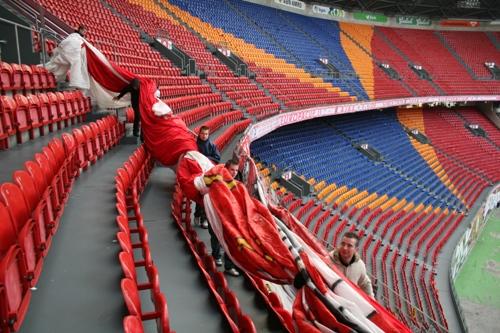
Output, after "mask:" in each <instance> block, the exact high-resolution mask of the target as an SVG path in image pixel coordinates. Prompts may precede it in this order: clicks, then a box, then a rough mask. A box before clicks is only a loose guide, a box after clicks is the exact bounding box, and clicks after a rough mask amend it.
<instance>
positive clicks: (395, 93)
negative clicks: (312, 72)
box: [339, 22, 411, 99]
mask: <svg viewBox="0 0 500 333" xmlns="http://www.w3.org/2000/svg"><path fill="white" fill-rule="evenodd" d="M339 26H340V29H341V30H342V31H343V32H345V33H343V34H341V35H340V38H341V41H342V46H343V48H344V50H345V52H346V54H347V55H348V56H349V60H350V61H351V63H352V65H353V67H354V68H355V69H356V73H357V74H358V75H359V76H360V80H361V83H362V84H363V87H364V88H365V90H366V92H367V93H368V95H369V96H370V98H371V99H373V98H375V99H383V98H397V97H403V96H411V94H410V92H409V91H407V90H406V89H405V88H404V87H403V86H402V85H401V83H400V82H399V81H397V80H393V79H391V78H390V77H389V76H388V75H387V74H386V73H385V72H384V71H383V70H382V69H380V67H379V66H378V65H377V63H375V61H377V59H376V58H375V54H381V52H380V51H379V50H377V45H376V43H374V42H373V41H374V40H375V38H376V36H374V34H373V27H372V26H369V25H362V24H353V23H346V22H340V23H339ZM346 34H348V35H349V36H350V37H352V38H353V39H354V40H355V41H356V42H357V43H359V44H360V45H361V46H362V47H363V49H364V50H362V49H361V48H360V47H359V46H358V44H356V43H354V42H353V41H352V40H351V39H350V38H348V37H347V36H346Z"/></svg>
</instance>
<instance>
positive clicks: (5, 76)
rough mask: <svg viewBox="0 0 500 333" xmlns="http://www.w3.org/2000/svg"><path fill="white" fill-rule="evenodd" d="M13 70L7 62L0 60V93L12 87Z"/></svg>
mask: <svg viewBox="0 0 500 333" xmlns="http://www.w3.org/2000/svg"><path fill="white" fill-rule="evenodd" d="M13 72H14V71H13V70H12V67H11V66H10V65H9V64H8V63H6V62H3V61H0V90H1V92H2V94H4V93H5V92H6V91H10V90H13V89H14V88H13V86H14V82H13V78H12V74H13Z"/></svg>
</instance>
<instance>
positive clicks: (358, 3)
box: [307, 0, 500, 20]
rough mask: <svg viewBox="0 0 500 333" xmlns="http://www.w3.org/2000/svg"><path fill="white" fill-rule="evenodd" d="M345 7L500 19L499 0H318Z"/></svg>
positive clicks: (399, 12) (396, 13) (477, 18)
mask: <svg viewBox="0 0 500 333" xmlns="http://www.w3.org/2000/svg"><path fill="white" fill-rule="evenodd" d="M307 2H314V3H318V4H319V3H323V4H325V5H329V6H332V7H337V8H342V9H345V10H349V11H353V10H362V11H369V12H378V13H383V14H385V15H390V16H393V15H417V16H426V17H430V18H461V19H469V20H498V19H500V0H317V1H307Z"/></svg>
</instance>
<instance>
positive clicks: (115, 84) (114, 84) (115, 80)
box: [84, 44, 136, 92]
mask: <svg viewBox="0 0 500 333" xmlns="http://www.w3.org/2000/svg"><path fill="white" fill-rule="evenodd" d="M84 47H85V49H86V53H87V69H88V71H89V74H90V76H92V77H93V78H94V79H95V80H96V81H97V83H99V84H100V85H101V86H102V87H103V88H105V89H107V90H110V91H113V92H119V91H121V90H122V89H123V88H125V86H126V85H127V84H129V82H130V81H132V79H134V78H135V77H136V75H134V74H133V73H131V72H129V71H128V70H126V69H124V68H121V67H119V66H116V65H115V64H113V63H112V62H111V61H109V60H108V61H109V63H110V64H111V66H112V68H113V69H114V70H115V71H116V72H117V73H118V74H119V75H121V76H122V78H123V79H125V80H126V81H123V80H122V79H121V78H119V77H118V76H116V74H115V73H114V72H113V71H112V70H111V68H110V67H108V66H107V64H105V63H103V62H102V61H101V60H100V59H99V57H98V56H97V55H96V54H95V53H94V52H93V51H92V50H91V49H90V47H88V46H87V45H86V44H84Z"/></svg>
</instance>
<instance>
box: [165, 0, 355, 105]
mask: <svg viewBox="0 0 500 333" xmlns="http://www.w3.org/2000/svg"><path fill="white" fill-rule="evenodd" d="M170 3H171V4H170ZM170 3H167V2H166V1H163V4H164V5H165V6H167V7H168V9H169V10H171V11H172V12H174V13H175V14H176V15H177V16H178V17H180V18H181V19H182V20H183V21H184V22H186V23H187V24H189V26H190V27H191V28H193V29H194V30H195V31H196V32H198V33H200V34H201V35H202V36H203V37H204V38H206V39H207V40H208V41H210V42H211V43H213V44H215V45H218V46H219V45H220V46H222V45H226V47H228V48H229V49H231V50H232V51H233V52H235V53H237V54H238V56H239V57H241V58H242V59H244V60H245V61H246V62H247V64H248V65H249V68H250V70H251V71H253V72H255V73H257V76H258V81H259V82H260V83H262V84H263V85H264V87H265V88H266V89H268V90H269V91H270V92H271V93H272V94H273V95H275V96H276V97H278V98H279V99H280V100H282V101H283V102H284V104H285V105H286V106H288V107H291V108H297V107H301V106H311V105H320V104H329V103H338V102H344V101H351V100H354V99H355V98H354V97H349V96H348V94H347V93H346V92H342V91H340V89H339V88H336V87H332V85H331V84H329V83H325V82H324V81H323V80H322V79H321V78H313V77H311V75H310V74H308V73H306V72H305V71H304V70H302V69H299V68H297V67H296V66H295V65H293V64H291V63H289V62H285V60H283V59H287V57H286V53H282V52H280V51H279V50H278V51H277V53H274V54H276V55H277V56H278V57H280V58H281V59H279V58H277V57H275V56H274V55H273V54H272V53H269V52H272V51H271V49H268V47H267V46H268V45H271V47H272V46H273V45H274V42H273V41H272V39H270V38H269V37H267V35H265V34H262V33H260V32H259V30H256V29H249V28H248V25H247V24H245V18H244V17H242V16H240V14H238V13H237V12H235V11H234V10H233V9H232V8H231V7H229V6H228V5H227V4H226V3H224V2H220V1H212V2H192V1H171V2H170ZM176 5H177V6H180V8H179V7H177V6H176ZM181 8H182V9H181ZM183 9H185V10H188V11H189V12H187V11H185V10H183ZM193 15H196V16H198V17H200V18H202V19H203V20H206V22H207V23H206V22H202V21H201V20H200V19H198V18H197V17H195V16H193ZM215 26H218V27H221V28H223V29H224V30H225V31H228V32H230V33H226V32H225V31H223V30H221V29H220V28H215ZM232 34H234V35H232ZM246 41H248V42H246ZM249 43H253V44H249ZM257 47H262V49H258V48H257ZM263 49H264V50H266V51H263ZM276 77H279V78H280V79H281V80H280V82H282V83H299V84H300V83H310V84H311V85H305V86H304V87H303V88H322V89H323V90H322V92H323V93H324V92H331V94H330V97H329V98H324V97H323V98H319V99H315V98H314V94H313V95H311V94H309V95H308V96H307V98H306V97H305V96H301V97H300V100H299V101H295V100H290V99H289V96H288V95H286V94H281V95H280V94H279V93H280V91H279V90H278V89H276V90H273V91H271V89H272V85H273V83H274V82H273V81H272V79H273V78H276ZM267 78H269V79H271V80H269V84H268V80H267ZM299 87H302V85H301V84H300V85H299ZM294 93H297V94H300V93H301V89H297V90H296V91H294Z"/></svg>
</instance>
